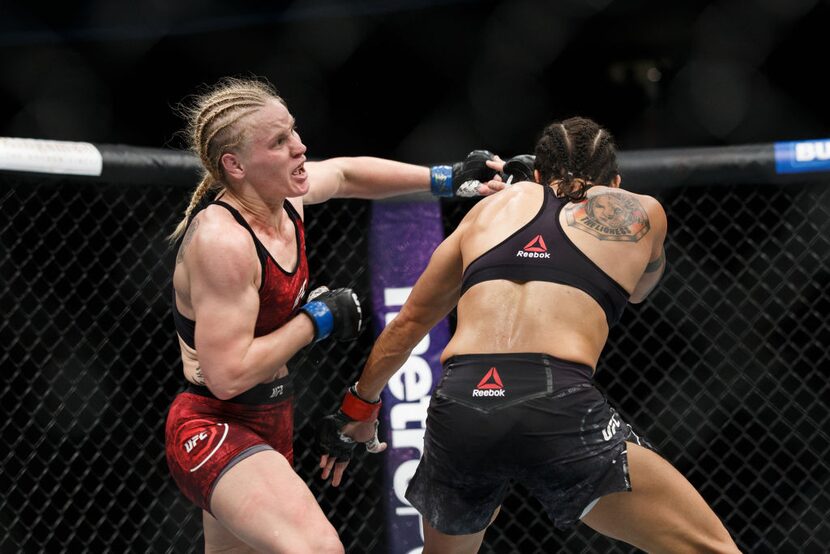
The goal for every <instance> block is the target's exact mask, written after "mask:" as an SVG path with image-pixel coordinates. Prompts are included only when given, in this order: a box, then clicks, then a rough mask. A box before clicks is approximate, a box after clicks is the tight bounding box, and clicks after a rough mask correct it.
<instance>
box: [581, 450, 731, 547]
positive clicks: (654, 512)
mask: <svg viewBox="0 0 830 554" xmlns="http://www.w3.org/2000/svg"><path fill="white" fill-rule="evenodd" d="M627 447H628V469H629V473H630V478H631V489H632V490H631V492H618V493H613V494H609V495H607V496H604V497H602V498H601V499H600V500H599V502H598V503H597V505H596V506H594V509H593V510H591V511H590V512H589V513H588V515H586V516H585V517H584V518H582V521H583V522H584V523H585V524H587V525H588V526H590V527H591V528H593V529H595V530H596V531H599V532H600V533H602V534H603V535H607V536H609V537H612V538H615V539H619V540H622V541H625V542H627V543H629V544H632V545H634V546H636V547H638V548H640V549H643V550H645V551H647V552H671V553H672V554H681V553H686V552H688V553H695V554H699V553H703V552H713V553H714V552H717V553H726V552H729V553H735V552H739V551H738V548H737V546H735V543H734V542H733V541H732V538H731V537H730V536H729V533H728V532H727V531H726V528H725V527H724V526H723V524H722V523H721V521H720V520H719V519H718V516H716V515H715V513H714V512H713V511H712V509H711V508H709V506H708V505H707V504H706V501H705V500H703V498H702V497H701V496H700V494H699V493H698V492H697V491H696V490H695V488H694V487H693V486H692V484H691V483H689V481H687V480H686V478H685V477H683V475H681V474H680V472H678V471H677V470H676V469H674V467H672V465H671V464H669V463H668V462H667V461H666V460H664V459H663V458H661V457H660V456H658V455H657V454H655V453H654V452H652V451H651V450H648V449H646V448H643V447H641V446H637V445H636V444H632V443H627Z"/></svg>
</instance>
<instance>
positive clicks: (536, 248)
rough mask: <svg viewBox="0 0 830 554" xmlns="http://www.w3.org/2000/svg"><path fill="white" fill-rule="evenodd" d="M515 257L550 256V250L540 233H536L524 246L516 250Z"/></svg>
mask: <svg viewBox="0 0 830 554" xmlns="http://www.w3.org/2000/svg"><path fill="white" fill-rule="evenodd" d="M516 257H517V258H550V252H548V247H547V245H546V244H545V239H543V238H542V235H536V236H535V237H533V239H531V241H530V242H528V243H527V244H525V247H524V248H522V249H521V250H519V251H518V252H516Z"/></svg>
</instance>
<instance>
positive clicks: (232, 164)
mask: <svg viewBox="0 0 830 554" xmlns="http://www.w3.org/2000/svg"><path fill="white" fill-rule="evenodd" d="M219 164H220V165H221V166H222V169H223V170H224V171H225V175H227V176H228V177H234V178H236V179H242V178H243V177H245V168H244V167H242V161H241V160H240V159H239V157H238V156H237V155H236V154H233V153H231V152H225V153H224V154H222V157H221V158H219Z"/></svg>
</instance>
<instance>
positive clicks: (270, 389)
mask: <svg viewBox="0 0 830 554" xmlns="http://www.w3.org/2000/svg"><path fill="white" fill-rule="evenodd" d="M293 381H294V380H293V379H292V375H286V376H285V377H283V378H281V379H277V380H276V381H271V382H270V383H261V384H259V385H256V386H255V387H253V388H250V389H248V390H246V391H245V392H243V393H242V394H238V395H236V396H234V397H233V398H228V399H227V400H220V399H219V398H216V396H215V395H214V394H213V393H212V392H210V389H209V388H207V387H205V386H201V385H194V384H193V383H190V382H188V384H187V388H186V389H185V390H184V392H189V393H191V394H198V395H199V396H204V397H206V398H213V399H215V400H220V402H234V403H236V404H253V405H259V404H279V403H280V402H284V401H285V400H288V399H289V398H291V397H292V396H293V395H294V385H293Z"/></svg>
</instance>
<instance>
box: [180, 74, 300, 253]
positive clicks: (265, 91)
mask: <svg viewBox="0 0 830 554" xmlns="http://www.w3.org/2000/svg"><path fill="white" fill-rule="evenodd" d="M273 100H276V101H278V102H280V103H281V104H283V105H285V101H284V100H283V99H282V98H281V97H280V96H279V94H277V91H276V89H274V87H273V85H271V84H270V83H269V82H267V81H265V80H263V79H239V78H235V77H226V78H224V79H222V80H221V81H219V82H218V83H217V84H216V85H214V86H212V87H210V89H208V90H207V91H206V92H205V93H203V94H199V95H197V96H195V97H194V98H193V100H192V102H190V104H189V105H182V106H180V107H179V110H178V111H179V113H180V115H182V117H184V118H185V120H186V121H187V127H186V129H185V131H184V132H185V133H186V138H187V141H188V144H189V147H190V149H191V150H192V151H193V152H194V153H195V154H196V155H197V156H199V160H200V161H201V162H202V167H203V169H204V174H203V176H202V180H201V181H199V184H198V185H197V186H196V188H195V190H194V191H193V194H192V195H191V197H190V203H189V204H188V205H187V208H186V209H185V211H184V216H183V217H182V219H181V220H180V221H179V223H178V224H177V225H176V228H175V229H174V230H173V232H172V233H170V235H169V236H168V237H167V238H168V239H169V240H170V242H175V241H177V240H178V239H179V238H180V237H181V236H182V235H183V234H184V231H185V229H186V228H187V224H188V222H189V221H190V218H191V216H192V215H193V211H194V210H195V209H196V207H197V206H198V205H199V203H200V202H201V201H202V199H203V198H204V197H205V195H206V194H207V193H208V192H210V191H217V192H218V191H221V190H223V189H224V188H225V184H224V182H223V179H224V171H223V170H222V165H221V159H222V156H223V155H224V154H225V153H227V152H232V151H234V149H235V148H238V147H239V146H240V145H241V144H243V143H244V141H245V139H246V129H245V127H244V126H242V125H239V121H240V120H241V119H242V118H244V117H245V116H247V115H250V114H251V113H253V112H255V111H256V110H258V109H260V108H262V107H264V106H265V105H266V104H267V103H268V102H270V101H273Z"/></svg>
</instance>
